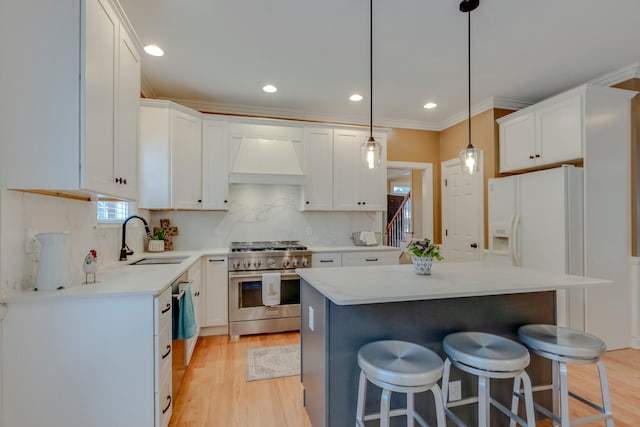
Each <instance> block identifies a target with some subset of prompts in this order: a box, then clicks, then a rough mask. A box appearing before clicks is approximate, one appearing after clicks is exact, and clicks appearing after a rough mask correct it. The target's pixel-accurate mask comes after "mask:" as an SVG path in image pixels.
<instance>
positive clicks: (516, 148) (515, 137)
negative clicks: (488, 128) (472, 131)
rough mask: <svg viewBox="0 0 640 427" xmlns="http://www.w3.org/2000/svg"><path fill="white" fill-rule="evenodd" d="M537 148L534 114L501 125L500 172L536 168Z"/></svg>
mask: <svg viewBox="0 0 640 427" xmlns="http://www.w3.org/2000/svg"><path fill="white" fill-rule="evenodd" d="M535 147H536V127H535V115H534V113H533V112H531V113H529V114H524V115H522V116H519V117H516V118H514V119H512V120H508V121H505V122H502V123H500V172H508V171H512V170H518V169H526V168H530V167H532V166H535V155H536V153H535Z"/></svg>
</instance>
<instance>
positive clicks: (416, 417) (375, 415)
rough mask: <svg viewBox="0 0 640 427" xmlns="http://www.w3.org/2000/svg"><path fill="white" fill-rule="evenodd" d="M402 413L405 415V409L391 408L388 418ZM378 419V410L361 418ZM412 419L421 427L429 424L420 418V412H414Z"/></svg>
mask: <svg viewBox="0 0 640 427" xmlns="http://www.w3.org/2000/svg"><path fill="white" fill-rule="evenodd" d="M402 415H407V410H406V409H404V408H400V409H392V410H390V411H389V418H391V417H399V416H402ZM379 419H380V412H376V413H373V414H368V415H365V416H364V417H363V418H362V421H371V420H379ZM413 419H414V420H416V421H417V422H418V424H420V425H421V426H422V427H429V424H427V422H426V421H425V420H424V418H422V416H420V414H418V413H415V412H414V414H413Z"/></svg>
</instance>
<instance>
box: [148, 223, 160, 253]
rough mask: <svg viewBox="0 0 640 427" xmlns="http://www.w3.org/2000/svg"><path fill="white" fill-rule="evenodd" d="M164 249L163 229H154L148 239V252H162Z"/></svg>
mask: <svg viewBox="0 0 640 427" xmlns="http://www.w3.org/2000/svg"><path fill="white" fill-rule="evenodd" d="M163 251H164V229H162V228H161V229H159V230H158V231H156V234H154V235H153V236H152V237H151V240H149V252H163Z"/></svg>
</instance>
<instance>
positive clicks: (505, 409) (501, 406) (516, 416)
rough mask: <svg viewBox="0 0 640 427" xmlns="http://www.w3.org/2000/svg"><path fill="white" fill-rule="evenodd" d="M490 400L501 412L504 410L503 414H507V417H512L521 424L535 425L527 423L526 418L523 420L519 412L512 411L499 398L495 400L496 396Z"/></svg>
mask: <svg viewBox="0 0 640 427" xmlns="http://www.w3.org/2000/svg"><path fill="white" fill-rule="evenodd" d="M489 402H491V404H492V405H493V406H494V407H495V408H496V409H498V410H500V412H502V413H503V414H505V415H506V416H507V417H509V418H511V419H512V420H515V421H516V422H517V423H518V424H520V425H521V426H527V427H535V426H530V425H528V424H527V422H526V421H525V420H523V419H522V418H520V417H519V416H518V414H514V413H513V412H511V410H510V409H507V408H506V407H505V406H504V405H503V404H502V403H500V402H498V401H497V400H495V399H494V398H490V399H489Z"/></svg>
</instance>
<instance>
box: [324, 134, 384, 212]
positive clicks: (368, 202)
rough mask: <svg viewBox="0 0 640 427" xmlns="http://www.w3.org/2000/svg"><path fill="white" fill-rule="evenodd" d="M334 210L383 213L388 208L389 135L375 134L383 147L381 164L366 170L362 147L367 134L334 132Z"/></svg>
mask: <svg viewBox="0 0 640 427" xmlns="http://www.w3.org/2000/svg"><path fill="white" fill-rule="evenodd" d="M333 138H334V141H333V209H334V210H338V211H353V210H355V211H382V210H385V209H386V204H387V199H386V198H387V192H386V179H387V166H386V158H387V152H386V135H383V134H374V138H375V139H376V141H378V142H379V143H381V144H382V147H383V150H382V164H381V165H380V167H378V168H375V169H369V168H367V167H366V164H365V163H364V161H363V159H362V158H361V156H362V155H361V149H360V146H361V145H362V143H363V142H365V141H366V140H367V138H368V133H367V132H364V131H355V130H341V129H336V130H335V131H334V136H333Z"/></svg>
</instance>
